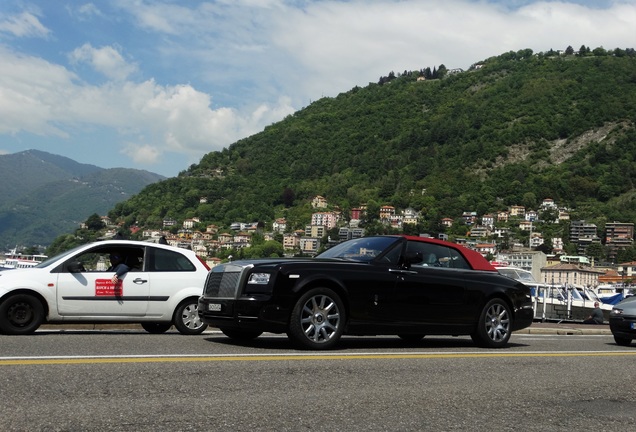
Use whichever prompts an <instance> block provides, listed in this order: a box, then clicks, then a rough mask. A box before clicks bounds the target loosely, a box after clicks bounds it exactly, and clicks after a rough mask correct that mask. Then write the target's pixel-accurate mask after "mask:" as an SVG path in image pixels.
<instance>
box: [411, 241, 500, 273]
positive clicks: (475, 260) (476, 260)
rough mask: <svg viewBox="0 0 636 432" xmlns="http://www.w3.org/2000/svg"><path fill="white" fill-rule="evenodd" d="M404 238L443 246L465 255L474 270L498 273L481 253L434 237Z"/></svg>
mask: <svg viewBox="0 0 636 432" xmlns="http://www.w3.org/2000/svg"><path fill="white" fill-rule="evenodd" d="M402 237H404V238H406V239H408V240H413V241H421V242H425V243H434V244H438V245H443V246H447V247H451V248H453V249H456V250H457V251H458V252H459V253H460V254H462V255H463V257H464V258H466V261H468V264H470V266H471V267H472V268H473V270H485V271H492V272H496V271H497V269H496V268H494V267H493V266H492V265H491V264H490V263H489V262H488V260H487V259H486V258H484V257H483V256H482V255H481V254H480V253H479V252H477V251H474V250H472V249H468V248H467V247H464V246H462V245H460V244H457V243H452V242H448V241H445V240H438V239H435V238H432V237H418V236H409V235H403V236H402Z"/></svg>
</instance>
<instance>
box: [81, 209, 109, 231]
mask: <svg viewBox="0 0 636 432" xmlns="http://www.w3.org/2000/svg"><path fill="white" fill-rule="evenodd" d="M84 224H85V225H86V228H88V229H89V230H91V231H99V230H101V229H103V228H104V222H102V218H101V217H99V215H98V214H97V213H93V214H92V215H90V216H89V217H88V219H86V222H84Z"/></svg>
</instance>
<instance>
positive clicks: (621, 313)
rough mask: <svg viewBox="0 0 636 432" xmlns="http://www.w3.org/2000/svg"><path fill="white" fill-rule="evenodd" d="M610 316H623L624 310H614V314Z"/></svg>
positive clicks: (611, 313)
mask: <svg viewBox="0 0 636 432" xmlns="http://www.w3.org/2000/svg"><path fill="white" fill-rule="evenodd" d="M610 315H623V309H619V308H614V309H612V312H610Z"/></svg>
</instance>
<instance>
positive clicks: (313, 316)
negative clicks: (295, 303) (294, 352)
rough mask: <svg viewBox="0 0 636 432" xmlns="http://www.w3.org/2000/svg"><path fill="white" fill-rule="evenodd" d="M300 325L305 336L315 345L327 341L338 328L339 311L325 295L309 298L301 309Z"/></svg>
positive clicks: (333, 302) (334, 303)
mask: <svg viewBox="0 0 636 432" xmlns="http://www.w3.org/2000/svg"><path fill="white" fill-rule="evenodd" d="M300 324H301V327H302V329H303V332H304V333H305V336H306V337H307V338H308V339H309V340H311V341H313V342H316V343H323V342H327V341H329V340H330V339H331V338H332V337H333V336H334V334H336V332H337V331H338V328H339V326H340V310H339V309H338V305H337V304H336V302H335V301H334V300H333V299H332V298H330V297H329V296H327V295H324V294H318V295H315V296H313V297H310V298H309V299H308V300H307V302H305V304H304V305H303V307H302V312H301V317H300Z"/></svg>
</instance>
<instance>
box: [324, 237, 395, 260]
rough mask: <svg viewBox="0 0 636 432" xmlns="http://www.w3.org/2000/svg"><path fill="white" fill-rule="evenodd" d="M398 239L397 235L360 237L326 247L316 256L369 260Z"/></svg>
mask: <svg viewBox="0 0 636 432" xmlns="http://www.w3.org/2000/svg"><path fill="white" fill-rule="evenodd" d="M397 241H399V237H388V236H387V237H362V238H359V239H353V240H349V241H346V242H344V243H340V244H338V245H336V246H334V247H332V248H331V249H327V250H326V251H324V252H323V253H321V254H320V255H318V256H317V258H341V259H346V260H351V261H362V262H370V261H373V260H374V259H375V258H376V257H377V256H378V255H380V254H382V252H384V251H386V250H388V249H389V247H390V246H391V245H393V244H394V243H396V242H397Z"/></svg>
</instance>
